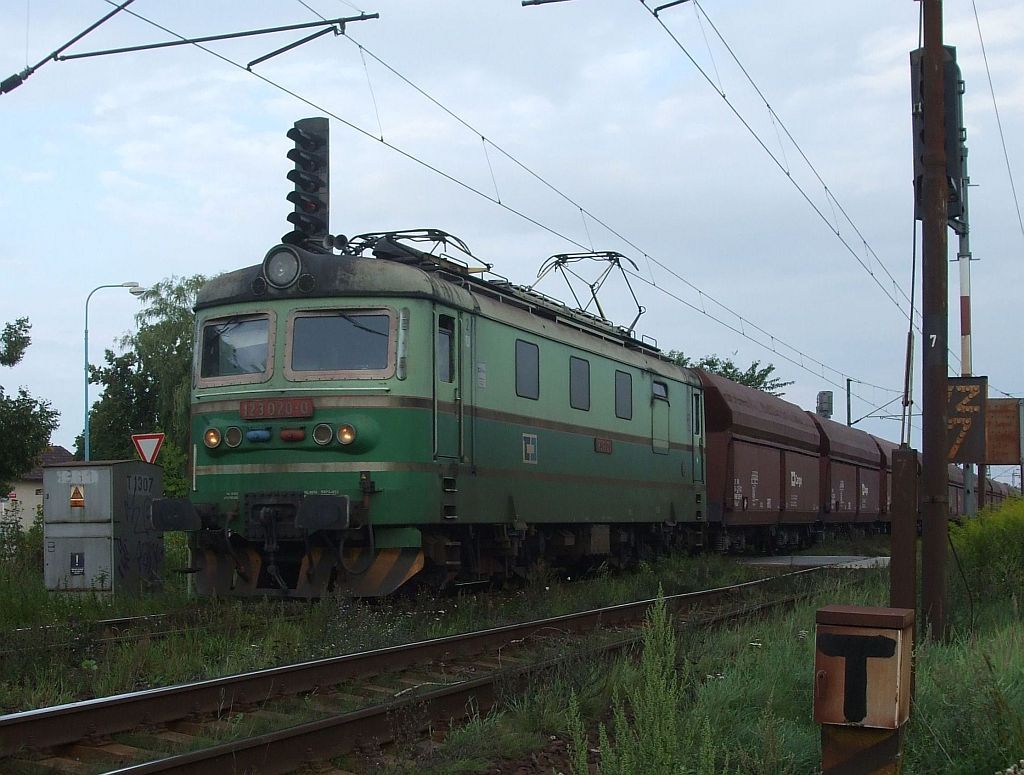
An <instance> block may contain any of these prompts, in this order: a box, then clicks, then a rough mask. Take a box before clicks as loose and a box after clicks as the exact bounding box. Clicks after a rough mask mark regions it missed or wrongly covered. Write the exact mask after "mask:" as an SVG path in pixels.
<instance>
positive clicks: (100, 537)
mask: <svg viewBox="0 0 1024 775" xmlns="http://www.w3.org/2000/svg"><path fill="white" fill-rule="evenodd" d="M43 491H44V494H43V557H44V562H43V565H44V578H45V582H46V588H47V589H50V590H67V591H83V592H85V591H92V592H126V593H139V592H147V591H152V590H154V589H158V588H159V586H160V583H161V577H162V572H163V561H164V545H163V534H162V533H158V532H156V531H155V530H153V526H152V523H151V521H150V505H151V503H152V500H153V498H158V497H160V496H161V494H162V492H163V469H161V468H160V466H156V465H150V464H149V463H143V462H140V461H134V460H102V461H90V462H88V463H64V464H62V465H59V466H47V467H46V468H44V469H43Z"/></svg>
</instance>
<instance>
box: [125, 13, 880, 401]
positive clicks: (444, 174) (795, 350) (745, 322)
mask: <svg viewBox="0 0 1024 775" xmlns="http://www.w3.org/2000/svg"><path fill="white" fill-rule="evenodd" d="M105 1H106V2H107V3H109V4H114V0H105ZM126 13H129V14H131V15H132V16H134V17H136V18H138V19H139V20H140V21H143V22H145V23H147V24H149V25H151V26H153V27H156V28H157V29H159V30H161V31H163V32H166V33H167V34H169V35H173V36H174V37H176V38H178V39H179V40H182V41H188V39H187V38H185V37H184V36H182V35H180V34H178V33H176V32H174V31H173V30H171V29H169V28H167V27H165V26H163V25H161V24H159V23H158V22H155V21H153V20H151V19H149V18H147V17H145V16H142V15H141V14H138V13H136V12H134V11H130V10H127V11H126ZM345 37H350V36H347V35H346V36H345ZM188 42H190V43H191V45H193V46H195V47H196V48H198V49H200V50H202V51H204V52H206V53H208V54H210V55H211V56H214V57H216V58H217V59H219V60H221V61H222V62H225V63H226V64H229V65H231V66H233V67H236V68H238V69H240V70H243V71H245V72H247V73H249V74H251V75H253V76H254V77H256V78H258V79H260V80H261V81H263V82H264V83H266V84H267V85H268V86H271V87H273V88H275V89H278V90H279V91H281V92H283V93H285V94H288V95H289V96H291V97H293V98H294V99H296V100H298V101H300V102H302V103H304V104H306V105H308V106H309V107H311V108H313V109H315V110H317V111H320V112H321V113H323V114H324V115H327V116H330V117H331V118H333V119H335V120H336V121H338V122H339V123H341V124H343V125H344V126H347V127H349V128H350V129H352V130H353V131H355V132H357V133H359V134H362V135H363V136H365V137H367V138H369V139H372V140H374V141H375V142H378V143H380V144H381V145H383V146H385V147H387V148H388V149H390V150H392V151H394V152H395V153H397V154H399V155H400V156H402V157H404V158H406V159H408V160H409V161H412V162H414V163H416V164H418V165H420V166H422V167H424V168H425V169H427V170H429V171H431V172H433V173H434V174H437V175H439V176H440V177H442V178H444V179H445V180H448V181H449V182H451V183H454V184H455V185H457V186H459V187H460V188H462V189H464V190H466V191H468V192H470V193H472V194H474V195H476V196H479V197H481V198H482V199H485V200H487V201H489V202H492V203H493V204H495V205H497V206H499V207H501V208H503V209H504V210H506V211H508V212H509V213H511V214H513V215H516V216H517V217H519V218H522V219H523V220H524V221H526V222H527V223H531V224H533V225H534V226H536V227H537V228H540V229H542V230H544V231H546V232H548V233H549V234H552V235H553V236H556V237H558V238H560V239H563V240H565V241H566V242H568V243H570V244H572V245H575V246H577V247H579V248H580V249H581V250H588V249H589V248H588V246H587V245H585V244H583V243H581V242H579V241H578V240H576V239H575V238H573V237H571V236H569V235H567V234H565V233H563V232H561V231H559V230H558V229H556V228H554V227H552V226H549V225H548V224H545V223H543V222H542V221H540V220H538V219H537V218H535V217H533V216H531V215H529V214H528V213H526V212H524V211H522V210H520V209H518V208H516V207H513V206H511V205H510V204H508V203H507V202H502V201H499V200H498V199H497V198H496V197H494V196H491V195H490V194H487V193H486V192H485V191H483V190H481V189H479V188H477V187H475V186H473V185H471V184H470V183H467V182H466V181H464V180H461V179H460V178H458V177H456V176H455V175H453V174H452V173H449V172H446V171H444V170H442V169H441V168H439V167H437V166H435V165H433V164H431V163H429V162H427V161H425V160H423V159H420V158H419V157H417V156H415V155H414V154H413V153H411V152H409V151H406V150H405V149H403V148H401V147H399V146H397V145H395V144H393V143H391V142H389V141H387V140H384V139H383V138H380V137H377V136H375V135H374V134H373V133H372V132H370V131H369V130H367V129H364V128H363V127H360V126H359V125H358V124H355V123H353V122H352V121H349V120H347V119H345V118H343V117H342V116H340V115H338V114H336V113H334V112H332V111H331V110H329V109H327V108H326V107H324V106H323V105H320V104H318V103H316V102H314V101H312V100H310V99H308V98H306V97H304V96H302V95H301V94H299V93H298V92H296V91H294V90H292V89H290V88H288V87H286V86H284V85H282V84H279V83H277V82H276V81H274V80H273V79H271V78H268V77H267V76H265V75H262V74H261V73H258V72H256V71H254V70H248V69H247V68H246V67H245V66H244V65H242V64H240V63H239V62H236V61H234V60H232V59H230V58H229V57H226V56H224V55H223V54H220V53H218V52H216V51H214V50H212V49H210V48H209V47H207V46H205V45H203V44H202V43H199V42H195V41H194V40H192V41H188ZM352 43H353V44H355V45H356V46H358V47H359V48H360V50H364V51H365V52H366V54H367V55H368V56H370V57H371V58H373V59H374V60H375V61H377V62H379V63H380V64H381V65H382V66H384V67H386V68H387V69H388V70H390V71H391V72H393V73H394V74H395V75H396V76H397V77H398V78H400V79H401V80H403V81H404V82H405V83H407V84H409V85H410V86H411V87H412V88H414V89H415V90H416V91H418V92H419V93H420V94H422V95H423V96H424V97H425V98H427V99H428V100H430V101H431V102H432V103H433V104H435V105H436V106H438V107H439V108H440V109H442V110H443V111H445V112H446V113H447V114H448V115H450V116H451V117H452V118H453V119H455V120H456V121H458V122H459V123H460V124H462V125H463V126H465V127H466V128H467V129H470V130H471V131H473V132H474V133H476V134H478V135H479V136H480V137H481V138H482V139H486V138H485V137H484V136H483V135H482V134H481V133H480V132H479V131H478V130H476V129H475V128H474V127H473V126H472V125H470V124H469V123H468V122H466V121H465V120H464V119H462V118H461V117H459V116H458V115H457V114H455V113H454V112H453V111H451V110H450V109H449V108H447V107H446V106H444V105H443V104H441V103H440V102H439V101H437V100H436V99H435V98H433V97H432V96H430V95H429V94H427V93H426V92H425V91H424V90H422V89H421V88H420V87H418V86H416V85H415V84H413V83H412V82H411V81H410V80H409V79H408V78H406V77H405V76H404V75H402V74H400V73H398V72H397V71H396V70H395V69H394V68H392V67H391V66H390V65H388V64H387V63H385V62H383V61H382V60H380V58H379V57H377V56H376V55H375V54H374V53H373V52H372V51H370V50H368V49H366V48H365V46H362V45H361V44H359V43H358V42H356V41H354V40H353V41H352ZM487 142H488V143H489V144H490V145H491V147H492V148H494V149H495V150H497V151H498V152H499V153H501V154H502V155H504V156H506V157H507V158H508V159H509V160H510V161H512V162H513V163H515V164H516V165H517V166H519V167H520V168H521V169H523V170H524V171H525V172H527V173H528V174H529V175H531V176H532V177H534V178H535V179H536V180H538V181H540V182H541V183H543V184H544V185H545V186H547V187H548V188H549V189H550V190H552V191H553V192H555V193H556V194H558V195H559V196H561V197H562V198H563V199H565V200H566V201H567V202H570V203H571V204H573V205H574V206H575V207H578V208H579V209H580V210H581V212H583V213H585V214H586V215H587V216H589V217H590V218H591V219H592V220H594V221H595V222H596V223H599V224H600V225H601V226H603V227H604V228H605V229H607V230H608V231H609V232H610V233H612V234H614V235H615V236H617V237H619V239H622V240H623V241H624V242H625V243H626V244H628V245H630V246H631V247H632V248H633V249H635V250H637V252H638V253H640V254H642V255H645V256H647V257H648V258H649V260H651V261H653V262H654V263H655V264H656V265H657V266H659V267H660V268H662V269H663V270H665V271H666V272H668V273H670V274H671V275H672V276H673V277H675V278H676V279H678V280H680V281H681V282H683V283H684V284H685V285H686V286H688V287H689V288H691V289H693V290H694V291H696V292H698V293H699V294H701V295H702V297H703V298H706V299H708V300H710V301H712V302H713V303H714V304H716V305H717V306H719V307H720V308H721V309H723V310H726V311H728V312H729V313H730V314H732V315H734V316H735V318H736V320H737V321H739V326H738V327H737V326H736V325H733V324H728V323H725V322H723V321H722V319H721V318H719V317H717V316H714V315H711V314H709V313H708V312H706V311H704V310H701V309H700V308H699V307H697V306H696V305H693V304H690V303H688V302H685V301H683V300H682V298H681V297H678V296H677V295H675V294H672V293H670V292H669V291H667V290H666V289H663V288H661V287H660V286H658V285H656V284H655V283H653V282H651V281H648V280H647V279H646V278H641V279H642V281H643V282H645V283H647V284H650V285H652V286H653V287H656V288H658V290H661V291H662V292H664V293H666V294H668V295H669V296H671V297H673V298H677V299H678V300H679V301H682V302H683V303H684V304H686V306H688V307H690V308H691V309H694V310H697V311H701V312H702V314H705V315H706V316H707V317H709V318H710V319H712V320H715V321H716V322H719V323H720V324H721V325H724V326H725V327H726V328H728V329H729V330H731V331H734V332H735V333H739V334H740V335H741V336H743V337H744V338H746V339H748V340H749V341H751V342H754V343H755V344H758V345H760V346H762V347H765V348H766V349H769V350H770V351H772V352H775V353H776V354H778V355H779V356H780V357H782V358H784V359H785V360H786V361H788V362H790V363H793V364H794V365H797V366H798V367H799V368H801V369H803V370H804V371H807V372H808V373H810V374H812V375H814V376H816V377H821V378H822V379H825V381H827V382H829V383H830V384H833V385H838V384H839V383H837V382H835V381H832V380H829V379H828V378H826V377H825V376H824V370H825V369H827V370H828V371H829V372H831V373H833V374H836V375H840V376H841V377H842V378H844V379H845V378H846V377H847V376H849V375H847V374H846V373H845V372H843V371H841V370H840V369H835V368H833V367H831V366H827V365H826V364H824V363H823V362H822V361H820V360H818V359H816V358H813V357H812V356H809V355H807V354H806V353H803V352H802V351H800V350H799V349H798V348H796V347H793V346H792V345H789V344H787V343H786V342H785V341H784V340H782V339H781V338H779V337H777V336H774V335H772V334H769V333H768V332H767V331H765V329H763V328H761V327H760V326H758V325H756V324H754V323H752V322H751V321H749V320H747V319H746V318H744V317H743V316H742V315H740V314H739V313H737V312H735V311H733V310H731V309H730V308H729V307H728V306H727V305H725V304H723V303H721V302H719V301H718V300H717V299H715V298H714V297H713V296H711V295H709V294H707V293H705V292H703V291H702V290H701V289H699V288H698V287H697V286H696V285H694V284H693V283H691V282H690V281H688V280H686V279H685V278H683V277H682V276H681V275H679V274H678V273H677V272H675V271H674V270H672V269H671V268H670V267H668V266H666V265H665V264H664V263H662V262H660V261H658V260H657V259H656V258H654V257H653V256H650V255H649V254H648V253H646V252H645V251H643V250H641V249H640V248H639V247H638V246H637V245H635V244H634V243H633V242H632V241H630V240H628V239H627V238H626V237H624V236H623V235H621V234H620V233H619V232H617V231H616V230H614V229H613V228H612V227H611V226H609V225H608V224H607V223H605V222H604V221H603V220H602V219H600V218H598V217H597V216H595V215H594V214H593V213H591V212H590V211H588V210H586V208H583V207H581V206H580V205H579V204H577V203H576V202H575V201H574V200H573V199H571V198H570V197H568V195H566V194H565V193H563V192H562V191H561V190H559V189H558V188H557V187H555V186H554V185H553V184H551V183H549V182H548V181H547V180H546V179H544V178H543V177H541V176H540V175H538V174H537V173H536V172H534V171H533V170H531V169H530V168H529V167H527V166H526V165H525V164H523V163H522V162H521V161H519V160H518V159H516V158H515V157H514V156H512V155H511V154H509V153H508V152H507V151H505V150H504V149H502V148H501V147H500V146H498V145H496V144H495V143H493V142H491V141H489V140H488V141H487ZM748 325H749V326H750V327H751V328H752V329H754V330H756V331H757V332H760V333H761V334H763V335H765V336H766V337H770V339H771V341H772V342H773V343H774V342H778V343H779V344H782V345H783V346H785V347H786V348H787V349H789V350H790V351H791V352H793V353H796V354H797V355H799V357H800V358H801V359H806V360H807V361H809V362H811V363H813V364H816V365H818V366H820V368H821V371H820V372H819V371H814V370H812V369H810V368H809V367H807V366H806V365H802V364H801V362H799V361H797V360H796V359H795V358H792V357H790V356H788V355H786V354H784V353H783V352H781V351H780V350H779V349H778V348H775V349H772V346H769V345H767V344H765V343H763V342H760V341H759V340H758V339H756V338H755V337H752V336H751V335H749V334H747V333H746V330H745V329H746V326H748ZM858 381H859V382H861V383H862V384H864V385H866V386H869V387H872V388H874V389H877V390H881V391H884V392H890V393H891V392H899V391H896V390H894V389H893V388H887V387H883V386H880V385H875V384H872V383H870V382H867V381H865V380H858ZM857 397H858V399H860V400H862V401H864V402H865V403H869V402H868V401H867V400H866V399H864V398H862V397H861V396H857Z"/></svg>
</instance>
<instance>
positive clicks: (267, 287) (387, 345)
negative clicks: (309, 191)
mask: <svg viewBox="0 0 1024 775" xmlns="http://www.w3.org/2000/svg"><path fill="white" fill-rule="evenodd" d="M424 242H427V243H429V244H430V246H432V247H431V249H429V250H423V249H421V248H422V247H426V245H423V243H424ZM453 244H454V245H456V246H461V247H462V248H464V247H465V246H464V245H462V244H461V243H460V242H459V241H458V240H456V239H455V238H453V237H451V236H450V235H447V234H445V233H443V232H438V231H434V230H421V231H415V232H392V233H380V234H368V235H362V236H360V237H356V238H354V239H353V240H351V241H350V242H349V243H348V245H347V247H346V248H345V252H344V253H343V254H342V255H337V254H332V253H317V252H310V251H306V250H303V249H300V248H298V247H296V246H293V245H285V244H282V245H279V246H277V247H275V248H273V249H272V250H270V252H269V253H267V255H266V258H265V259H264V260H263V263H262V264H260V265H256V266H251V267H248V268H246V269H240V270H238V271H234V272H230V273H228V274H225V275H222V276H220V277H217V278H215V279H213V280H212V281H211V282H209V283H208V284H207V285H206V286H205V287H204V288H203V289H202V291H201V292H200V294H199V296H198V300H197V304H196V313H197V319H196V336H195V342H196V344H195V371H194V378H193V392H192V434H193V451H192V453H193V455H192V491H191V493H190V496H189V497H188V498H187V499H165V500H161V501H158V502H156V503H155V504H154V509H153V519H154V524H155V525H157V526H158V527H161V528H162V529H166V530H187V531H188V535H189V548H190V554H191V568H190V570H191V571H192V572H193V576H192V578H193V580H194V585H193V586H194V589H195V591H196V592H197V593H199V594H217V595H225V594H239V595H246V594H281V595H289V596H299V597H314V596H320V595H323V594H324V593H326V592H327V591H329V590H331V589H339V590H347V591H348V592H350V593H351V594H353V595H357V596H376V595H385V594H389V593H391V592H393V591H394V590H396V589H397V588H399V587H400V586H402V585H403V584H405V583H406V582H409V581H410V580H411V579H414V578H416V579H419V580H420V581H422V582H424V583H429V584H432V585H438V586H440V585H444V584H447V583H452V582H455V583H458V582H473V581H479V580H484V579H489V578H494V577H501V576H508V575H511V574H515V573H522V572H523V571H524V570H525V569H526V568H527V567H529V565H530V564H531V563H532V562H534V561H536V560H537V559H539V558H544V559H545V560H546V561H547V562H549V563H551V564H570V563H585V562H591V561H594V560H598V561H608V562H612V563H615V562H626V561H629V560H630V559H633V558H636V557H642V556H645V555H646V554H648V553H651V552H653V551H656V550H658V549H661V548H671V547H672V546H673V545H678V544H682V543H687V542H689V543H696V542H698V541H699V540H700V533H701V525H702V521H703V519H704V516H703V513H704V508H705V505H706V488H705V483H704V479H705V476H704V437H703V403H702V391H701V387H700V384H701V383H700V381H699V379H698V378H697V376H696V375H695V374H694V373H693V372H691V371H689V370H687V369H683V368H680V367H679V366H677V365H676V364H674V363H672V362H670V361H668V360H666V359H665V358H664V357H663V356H661V355H660V354H659V353H658V351H657V349H656V348H654V347H652V346H650V345H648V344H646V343H644V342H642V341H640V340H638V339H636V338H634V337H633V336H632V334H631V332H629V331H626V330H624V329H621V328H617V327H615V326H613V325H611V324H610V323H608V322H607V321H605V320H603V319H602V318H599V317H596V316H594V315H591V314H588V313H585V312H581V311H580V310H576V309H571V308H569V307H567V306H565V305H562V304H560V303H559V302H556V301H554V300H552V299H550V298H548V297H546V296H543V295H542V294H539V293H536V292H534V291H531V290H529V289H525V288H521V287H517V286H514V285H512V284H510V283H509V282H507V281H505V280H503V279H501V278H498V277H496V276H492V277H491V279H485V278H484V276H483V274H484V273H483V272H482V271H481V270H482V269H489V267H482V268H481V267H476V266H471V265H470V264H469V263H468V262H464V261H460V260H457V259H454V258H452V257H450V256H447V255H446V254H444V253H442V252H439V251H440V249H441V248H442V247H444V246H447V245H453ZM418 245H419V247H417V246H418ZM465 253H467V254H468V250H465Z"/></svg>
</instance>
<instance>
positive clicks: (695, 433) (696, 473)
mask: <svg viewBox="0 0 1024 775" xmlns="http://www.w3.org/2000/svg"><path fill="white" fill-rule="evenodd" d="M690 411H691V414H690V435H691V443H692V444H693V448H692V453H691V454H692V461H693V465H692V466H691V469H692V471H693V483H694V484H703V483H704V460H705V457H704V392H703V391H702V390H701V389H700V388H696V387H695V388H693V401H692V403H691V407H690Z"/></svg>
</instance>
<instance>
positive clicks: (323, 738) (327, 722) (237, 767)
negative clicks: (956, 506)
mask: <svg viewBox="0 0 1024 775" xmlns="http://www.w3.org/2000/svg"><path fill="white" fill-rule="evenodd" d="M815 570H817V569H815ZM802 597H803V596H799V595H798V596H790V597H786V598H782V599H779V600H775V601H771V602H769V603H761V604H757V605H754V606H748V607H747V608H743V609H740V610H738V611H730V612H726V613H720V614H716V615H714V616H711V617H708V618H707V619H702V620H700V621H699V622H698V623H699V624H701V625H704V626H706V625H710V624H716V623H719V622H723V621H730V620H733V619H738V618H742V617H744V616H748V615H751V614H754V613H760V612H762V611H765V610H768V609H771V608H774V607H776V606H786V605H792V604H793V603H795V602H796V601H797V600H799V599H801V598H802ZM642 638H643V635H642V634H639V633H638V634H635V635H631V636H629V637H627V638H623V639H620V640H618V641H615V642H613V643H607V644H604V645H600V646H597V647H594V648H592V649H590V650H589V652H590V655H591V656H606V655H610V654H614V653H616V652H618V651H622V650H624V649H627V648H629V647H630V646H634V645H636V644H637V643H638V642H639V641H640V640H642ZM565 660H566V657H564V656H562V657H554V658H551V659H547V660H544V661H543V662H539V663H536V664H533V665H528V666H522V667H515V668H508V669H505V670H501V671H497V672H495V673H492V674H490V675H486V676H483V677H481V678H476V679H472V680H465V681H460V682H458V683H456V684H452V685H451V686H446V687H443V688H441V689H436V690H433V691H431V692H426V693H423V694H417V695H413V696H410V697H406V698H403V699H400V700H391V701H389V702H385V703H381V704H379V705H374V706H371V707H367V708H362V709H360V710H356V711H352V712H350V713H345V714H342V715H338V716H333V717H330V718H325V719H320V720H318V721H312V722H308V723H304V724H298V725H296V726H293V727H288V728H286V729H281V730H277V731H274V732H268V733H266V734H262V735H257V736H255V737H249V738H245V739H242V740H235V741H231V742H228V743H222V744H220V745H216V746H211V747H210V748H206V749H203V750H197V751H190V752H188V753H184V754H178V755H175V756H168V757H166V758H164V759H157V760H155V761H151V762H145V763H143V764H136V765H131V766H128V767H123V768H120V769H117V770H112V771H110V772H108V773H107V774H106V775H157V774H158V773H165V772H173V773H180V775H222V773H225V772H253V773H255V772H258V773H260V775H274V774H275V773H288V772H292V771H294V770H295V769H297V768H298V767H300V766H302V765H304V764H308V763H310V762H316V761H323V760H324V759H329V758H332V757H334V756H340V755H342V754H346V753H349V752H351V751H352V750H354V749H356V748H358V747H361V746H365V745H366V744H367V743H368V742H372V743H375V744H381V743H388V742H392V741H394V740H395V739H396V738H397V737H398V735H399V731H400V730H401V731H419V730H423V729H429V728H430V727H431V726H432V725H435V724H439V723H440V724H442V725H443V724H445V723H447V722H448V721H450V720H452V719H463V718H466V717H468V716H472V715H480V716H483V715H484V714H486V713H487V712H488V711H489V710H490V709H491V708H492V707H494V706H495V705H496V704H497V703H498V702H499V699H500V698H501V696H502V694H503V693H504V692H507V691H510V690H511V691H516V690H519V689H521V688H523V685H524V684H525V683H526V682H527V681H528V680H529V679H530V678H532V677H534V676H536V675H539V674H541V673H544V672H547V671H549V670H551V669H553V668H556V667H558V666H560V665H562V664H564V662H565Z"/></svg>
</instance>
